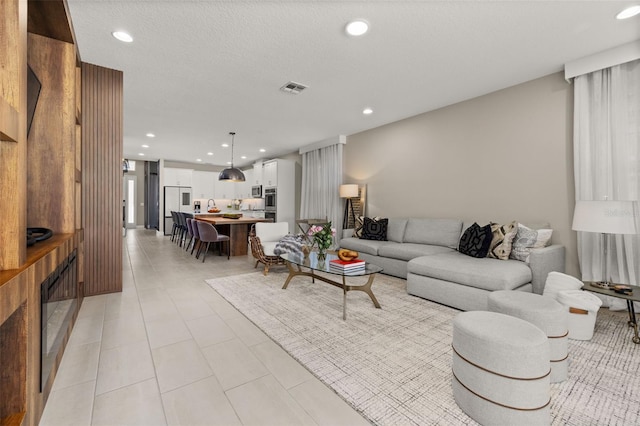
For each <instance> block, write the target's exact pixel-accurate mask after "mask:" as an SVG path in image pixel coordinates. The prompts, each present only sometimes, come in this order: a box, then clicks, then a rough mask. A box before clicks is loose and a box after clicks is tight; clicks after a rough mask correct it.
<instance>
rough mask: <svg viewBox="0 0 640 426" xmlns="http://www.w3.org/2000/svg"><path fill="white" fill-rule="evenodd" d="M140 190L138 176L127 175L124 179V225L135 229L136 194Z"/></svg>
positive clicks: (126, 227)
mask: <svg viewBox="0 0 640 426" xmlns="http://www.w3.org/2000/svg"><path fill="white" fill-rule="evenodd" d="M137 191H138V177H137V176H135V175H125V176H124V179H123V188H122V194H123V198H124V200H123V204H124V205H123V209H124V211H123V221H124V223H123V227H124V228H125V229H134V228H135V227H136V204H137V203H136V196H137Z"/></svg>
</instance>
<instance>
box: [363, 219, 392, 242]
mask: <svg viewBox="0 0 640 426" xmlns="http://www.w3.org/2000/svg"><path fill="white" fill-rule="evenodd" d="M388 223H389V219H371V218H368V217H365V218H364V226H363V229H362V238H363V239H365V240H375V241H387V224H388Z"/></svg>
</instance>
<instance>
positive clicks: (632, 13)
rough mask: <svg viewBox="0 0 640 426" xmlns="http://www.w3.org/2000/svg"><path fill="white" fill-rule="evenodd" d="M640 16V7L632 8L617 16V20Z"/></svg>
mask: <svg viewBox="0 0 640 426" xmlns="http://www.w3.org/2000/svg"><path fill="white" fill-rule="evenodd" d="M637 14H640V5H636V6H631V7H628V8H626V9H625V10H623V11H622V12H620V13H618V14H617V15H616V19H627V18H631V17H633V16H636V15H637Z"/></svg>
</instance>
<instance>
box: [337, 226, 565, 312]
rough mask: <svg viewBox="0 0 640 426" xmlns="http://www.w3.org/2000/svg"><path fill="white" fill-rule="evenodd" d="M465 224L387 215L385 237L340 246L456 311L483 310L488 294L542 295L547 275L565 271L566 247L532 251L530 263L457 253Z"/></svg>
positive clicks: (411, 291) (349, 241)
mask: <svg viewBox="0 0 640 426" xmlns="http://www.w3.org/2000/svg"><path fill="white" fill-rule="evenodd" d="M469 225H471V223H469V224H463V222H462V221H461V220H456V219H428V218H409V219H394V218H390V219H389V223H388V226H387V241H373V240H365V239H359V238H353V237H349V238H343V239H341V240H340V247H342V248H347V249H350V250H356V251H358V252H359V253H360V258H362V259H364V260H365V261H367V262H371V263H374V264H376V265H379V266H381V267H382V268H384V273H385V274H388V275H393V276H396V277H400V278H406V280H407V292H408V293H409V294H412V295H415V296H419V297H422V298H425V299H429V300H432V301H434V302H438V303H442V304H444V305H448V306H452V307H454V308H457V309H461V310H465V311H469V310H486V309H487V298H488V296H489V293H490V292H492V291H496V290H518V291H528V292H534V293H538V294H542V291H543V289H544V283H545V281H546V279H547V274H548V273H549V272H551V271H559V272H564V264H565V250H564V247H563V246H560V245H551V246H548V247H544V248H539V249H532V251H531V256H530V259H529V263H525V262H522V261H519V260H514V259H508V260H499V259H492V258H474V257H470V256H467V255H465V254H462V253H460V252H458V251H457V247H458V243H459V241H460V236H461V235H462V232H463V230H464V229H466V228H467V226H469Z"/></svg>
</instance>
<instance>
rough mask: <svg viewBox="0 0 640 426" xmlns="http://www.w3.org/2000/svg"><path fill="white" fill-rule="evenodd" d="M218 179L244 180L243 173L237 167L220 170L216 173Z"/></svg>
mask: <svg viewBox="0 0 640 426" xmlns="http://www.w3.org/2000/svg"><path fill="white" fill-rule="evenodd" d="M218 180H227V181H229V182H244V173H242V170H240V169H238V168H235V167H229V168H227V169H224V170H223V171H221V172H220V175H218Z"/></svg>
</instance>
